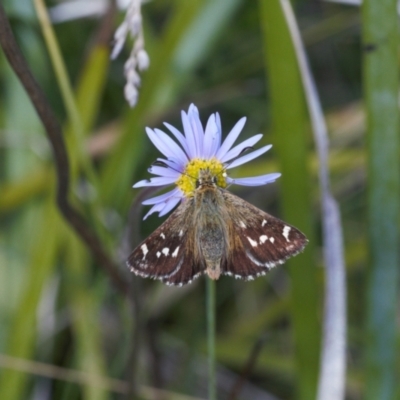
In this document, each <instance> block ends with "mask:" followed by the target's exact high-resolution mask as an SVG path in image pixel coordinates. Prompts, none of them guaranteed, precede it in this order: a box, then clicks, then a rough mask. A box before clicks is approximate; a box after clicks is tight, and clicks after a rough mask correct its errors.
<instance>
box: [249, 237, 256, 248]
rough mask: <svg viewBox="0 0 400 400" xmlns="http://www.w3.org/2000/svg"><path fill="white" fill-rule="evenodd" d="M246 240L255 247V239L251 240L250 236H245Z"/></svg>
mask: <svg viewBox="0 0 400 400" xmlns="http://www.w3.org/2000/svg"><path fill="white" fill-rule="evenodd" d="M247 240H248V241H249V242H250V244H251V245H252V246H253V247H257V242H256V241H255V240H253V239H252V238H251V237H248V236H247Z"/></svg>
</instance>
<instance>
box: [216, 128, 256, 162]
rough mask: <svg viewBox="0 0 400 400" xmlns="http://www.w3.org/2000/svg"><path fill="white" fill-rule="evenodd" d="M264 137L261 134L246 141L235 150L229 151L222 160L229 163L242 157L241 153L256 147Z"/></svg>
mask: <svg viewBox="0 0 400 400" xmlns="http://www.w3.org/2000/svg"><path fill="white" fill-rule="evenodd" d="M262 137H263V135H262V134H261V133H259V134H258V135H255V136H252V137H251V138H249V139H247V140H245V141H244V142H242V143H240V144H238V145H237V146H235V147H234V148H233V149H231V150H229V151H228V152H227V153H226V154H225V155H224V156H223V157H221V158H220V160H221V161H222V162H227V161H229V160H232V159H233V158H235V157H237V156H239V155H240V153H241V152H242V151H243V150H244V149H245V148H246V147H251V146H254V145H255V144H256V143H257V142H258V141H260V139H261V138H262Z"/></svg>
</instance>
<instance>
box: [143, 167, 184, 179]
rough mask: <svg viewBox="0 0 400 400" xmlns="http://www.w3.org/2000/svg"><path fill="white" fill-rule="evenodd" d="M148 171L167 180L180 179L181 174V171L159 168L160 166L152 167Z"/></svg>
mask: <svg viewBox="0 0 400 400" xmlns="http://www.w3.org/2000/svg"><path fill="white" fill-rule="evenodd" d="M148 171H149V172H150V173H151V174H154V175H159V176H164V177H165V178H174V177H175V179H178V178H179V175H180V172H179V171H175V170H174V169H172V168H165V167H159V166H158V165H152V166H151V167H150V168H149V169H148Z"/></svg>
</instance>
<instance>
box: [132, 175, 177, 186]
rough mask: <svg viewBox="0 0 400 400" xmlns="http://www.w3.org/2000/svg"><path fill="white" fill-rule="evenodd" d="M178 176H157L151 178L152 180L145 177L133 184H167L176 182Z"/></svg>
mask: <svg viewBox="0 0 400 400" xmlns="http://www.w3.org/2000/svg"><path fill="white" fill-rule="evenodd" d="M175 181H176V178H164V177H156V178H151V179H150V180H147V179H143V180H142V181H139V182H137V183H135V184H134V185H133V187H134V188H138V187H144V186H165V185H170V184H171V183H174V182H175Z"/></svg>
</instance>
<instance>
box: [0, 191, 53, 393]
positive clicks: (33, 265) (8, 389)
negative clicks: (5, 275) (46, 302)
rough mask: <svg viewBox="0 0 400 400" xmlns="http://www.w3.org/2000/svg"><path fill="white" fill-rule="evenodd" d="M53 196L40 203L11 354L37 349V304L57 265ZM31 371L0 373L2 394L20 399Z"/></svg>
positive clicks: (12, 328) (13, 328)
mask: <svg viewBox="0 0 400 400" xmlns="http://www.w3.org/2000/svg"><path fill="white" fill-rule="evenodd" d="M53 202H54V200H53V198H51V199H49V200H48V201H47V202H45V203H44V205H42V206H41V208H42V210H41V212H38V213H37V215H36V221H35V226H36V229H37V231H36V232H35V241H34V243H33V244H32V249H31V255H30V260H31V262H30V264H29V265H28V266H27V276H26V277H25V282H26V286H25V288H24V290H23V292H22V297H21V300H20V303H19V306H18V307H17V309H16V310H15V313H14V317H13V321H12V323H11V324H10V327H9V332H8V342H7V345H6V349H5V351H6V352H7V354H8V355H12V356H15V357H20V358H23V359H30V358H32V357H33V356H34V353H35V345H36V342H35V338H36V317H37V308H38V304H39V301H40V296H41V294H42V290H43V287H44V285H45V283H46V282H47V280H48V279H49V278H50V276H51V273H52V270H53V267H54V265H55V261H54V259H55V257H56V249H57V241H58V236H57V235H56V234H55V231H56V230H57V221H59V217H58V216H57V213H56V210H55V207H54V205H53ZM27 379H28V375H26V374H25V373H22V372H18V371H15V370H4V371H2V374H1V377H0V387H1V396H2V397H4V398H5V399H8V400H19V399H21V398H23V397H22V394H23V393H24V391H25V385H26V382H27Z"/></svg>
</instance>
